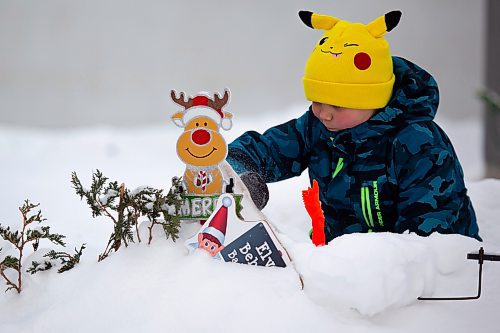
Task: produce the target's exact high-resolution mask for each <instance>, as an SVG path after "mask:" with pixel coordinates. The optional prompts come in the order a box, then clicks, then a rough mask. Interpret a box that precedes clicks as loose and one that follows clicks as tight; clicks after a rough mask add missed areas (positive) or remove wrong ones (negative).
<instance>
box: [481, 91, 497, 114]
mask: <svg viewBox="0 0 500 333" xmlns="http://www.w3.org/2000/svg"><path fill="white" fill-rule="evenodd" d="M479 97H480V98H481V99H482V100H483V102H485V103H486V104H487V105H488V106H489V107H490V110H491V111H493V112H500V95H499V94H497V93H496V92H494V91H493V90H490V89H483V90H481V91H479Z"/></svg>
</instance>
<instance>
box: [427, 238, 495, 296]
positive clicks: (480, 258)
mask: <svg viewBox="0 0 500 333" xmlns="http://www.w3.org/2000/svg"><path fill="white" fill-rule="evenodd" d="M467 259H472V260H477V261H478V264H479V277H478V286H477V295H476V296H468V297H467V296H466V297H419V298H418V299H419V300H421V301H467V300H474V299H479V297H481V281H482V277H483V262H484V261H485V260H488V261H500V255H496V254H484V249H483V248H482V247H481V248H480V249H479V252H478V253H468V254H467Z"/></svg>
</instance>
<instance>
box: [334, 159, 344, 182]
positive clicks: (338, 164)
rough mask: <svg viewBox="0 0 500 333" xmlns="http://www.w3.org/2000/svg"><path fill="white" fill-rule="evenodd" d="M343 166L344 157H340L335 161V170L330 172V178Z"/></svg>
mask: <svg viewBox="0 0 500 333" xmlns="http://www.w3.org/2000/svg"><path fill="white" fill-rule="evenodd" d="M343 167H344V158H343V157H340V158H339V160H338V161H337V167H336V168H335V171H334V172H333V173H332V179H333V178H335V176H337V175H338V173H339V172H340V170H342V168H343Z"/></svg>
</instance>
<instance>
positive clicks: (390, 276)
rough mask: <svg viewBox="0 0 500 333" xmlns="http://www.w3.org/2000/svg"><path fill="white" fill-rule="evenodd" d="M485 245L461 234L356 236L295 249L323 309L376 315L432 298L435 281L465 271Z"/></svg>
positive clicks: (312, 295)
mask: <svg viewBox="0 0 500 333" xmlns="http://www.w3.org/2000/svg"><path fill="white" fill-rule="evenodd" d="M479 244H480V243H479V242H477V241H476V240H474V239H471V238H468V237H463V236H459V235H440V234H433V235H431V236H430V237H419V236H417V235H415V234H404V235H400V234H391V233H372V234H351V235H344V236H342V237H338V238H336V239H334V240H333V241H332V242H330V243H329V244H328V245H327V246H324V247H319V248H316V247H314V246H312V245H309V244H300V245H297V246H295V247H294V248H293V249H291V251H292V253H293V255H294V259H295V265H296V268H297V270H298V271H299V272H300V274H301V275H302V277H303V279H304V284H305V287H304V291H305V293H306V294H307V295H308V296H309V298H310V299H311V300H312V301H313V302H315V303H317V304H320V305H322V306H326V307H329V308H334V309H335V310H340V309H342V308H343V309H351V308H352V309H355V310H357V311H358V312H359V313H361V314H363V315H368V316H373V315H375V314H378V313H381V312H383V311H385V310H387V309H389V308H398V307H402V306H405V305H408V304H410V303H413V302H415V301H417V298H418V297H419V296H423V295H426V296H429V295H432V293H433V292H434V289H435V283H436V278H437V277H438V276H439V275H447V274H451V273H454V272H457V271H459V270H460V269H463V266H464V265H466V262H467V261H466V260H464V259H465V255H466V253H467V252H471V251H477V249H478V248H479V246H480V245H479Z"/></svg>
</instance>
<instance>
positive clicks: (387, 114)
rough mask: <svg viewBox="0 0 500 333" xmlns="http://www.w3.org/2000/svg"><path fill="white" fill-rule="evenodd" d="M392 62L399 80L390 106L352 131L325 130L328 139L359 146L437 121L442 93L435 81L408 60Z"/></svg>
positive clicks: (394, 58) (395, 59)
mask: <svg viewBox="0 0 500 333" xmlns="http://www.w3.org/2000/svg"><path fill="white" fill-rule="evenodd" d="M392 58H393V68H394V75H395V76H396V80H395V83H394V88H393V93H392V96H391V99H390V100H389V103H388V104H387V106H386V107H384V108H383V109H381V110H380V111H379V112H378V113H377V114H376V115H374V116H373V117H372V118H371V119H370V120H368V121H366V122H364V123H362V124H360V125H358V126H356V127H353V128H351V129H348V130H343V131H340V132H337V133H335V134H333V133H332V132H329V131H328V130H327V129H326V128H324V131H325V132H324V134H325V136H327V137H332V136H333V137H335V139H336V140H335V141H337V139H340V137H344V140H341V141H344V142H345V139H347V141H353V142H360V141H364V140H366V139H368V138H371V137H374V136H380V135H384V134H385V133H386V132H387V131H389V130H393V129H397V128H401V127H405V126H407V125H408V124H411V123H415V122H420V121H431V120H433V119H434V117H435V115H436V112H437V108H438V105H439V91H438V87H437V83H436V81H435V80H434V78H433V77H432V76H431V75H430V74H429V73H428V72H426V71H425V70H424V69H422V68H420V67H419V66H417V65H415V64H414V63H412V62H410V61H408V60H406V59H403V58H400V57H392ZM323 127H324V126H323ZM332 134H333V135H332ZM347 137H349V138H347Z"/></svg>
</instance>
